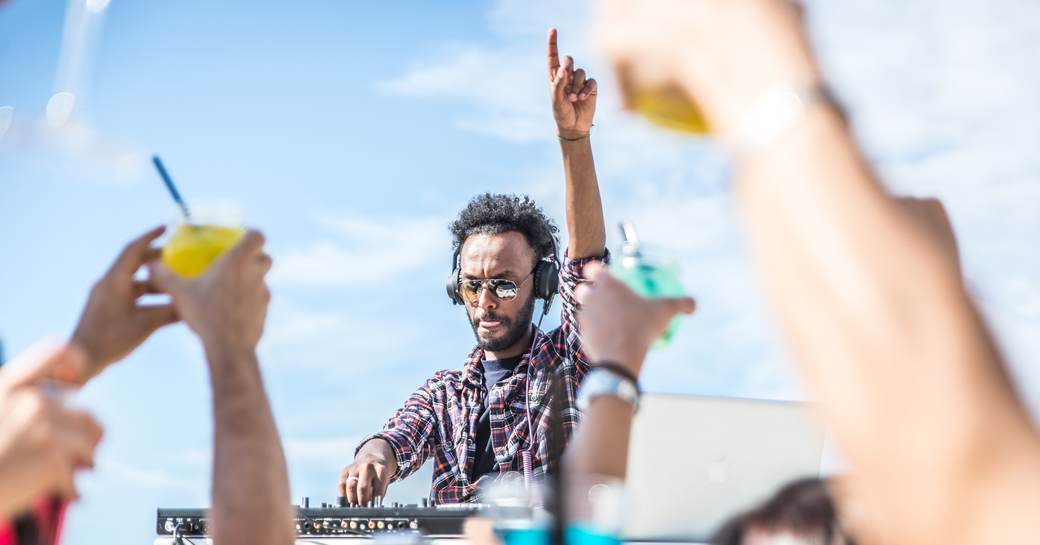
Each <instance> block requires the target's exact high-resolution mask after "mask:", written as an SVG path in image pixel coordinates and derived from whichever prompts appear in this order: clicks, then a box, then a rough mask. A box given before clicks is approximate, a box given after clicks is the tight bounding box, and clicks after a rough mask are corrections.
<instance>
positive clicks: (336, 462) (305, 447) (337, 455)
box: [285, 436, 361, 471]
mask: <svg viewBox="0 0 1040 545" xmlns="http://www.w3.org/2000/svg"><path fill="white" fill-rule="evenodd" d="M360 441H361V437H357V436H350V437H313V438H301V437H290V438H287V439H286V440H285V456H286V458H287V459H288V463H289V466H291V467H298V466H306V467H309V468H313V469H319V470H329V471H338V470H339V469H341V468H342V467H343V464H344V460H347V461H349V460H351V459H353V458H354V449H355V448H356V447H357V445H358V442H360Z"/></svg>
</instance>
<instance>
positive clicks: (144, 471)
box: [97, 460, 209, 492]
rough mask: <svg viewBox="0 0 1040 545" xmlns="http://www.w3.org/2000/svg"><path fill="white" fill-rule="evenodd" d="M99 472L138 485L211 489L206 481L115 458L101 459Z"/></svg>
mask: <svg viewBox="0 0 1040 545" xmlns="http://www.w3.org/2000/svg"><path fill="white" fill-rule="evenodd" d="M97 472H98V474H105V475H108V476H111V477H113V478H115V479H118V480H120V481H123V482H125V483H130V484H133V485H134V486H138V487H142V486H143V487H147V488H158V489H171V488H173V489H178V490H187V491H190V492H196V491H199V490H208V489H209V485H208V484H206V483H203V482H198V481H194V480H190V479H185V478H182V477H179V476H177V475H175V474H174V473H173V472H171V471H168V470H164V469H158V468H148V467H140V466H136V465H132V464H126V463H123V462H118V461H115V460H99V461H98V465H97Z"/></svg>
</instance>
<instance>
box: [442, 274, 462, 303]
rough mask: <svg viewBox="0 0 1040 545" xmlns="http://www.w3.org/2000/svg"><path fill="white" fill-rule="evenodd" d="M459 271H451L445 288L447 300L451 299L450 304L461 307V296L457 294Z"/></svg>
mask: <svg viewBox="0 0 1040 545" xmlns="http://www.w3.org/2000/svg"><path fill="white" fill-rule="evenodd" d="M460 272H461V271H459V269H458V268H455V269H452V271H451V276H449V277H448V283H447V285H446V286H445V287H446V288H447V289H448V299H451V304H453V305H461V304H462V295H461V294H459V273H460Z"/></svg>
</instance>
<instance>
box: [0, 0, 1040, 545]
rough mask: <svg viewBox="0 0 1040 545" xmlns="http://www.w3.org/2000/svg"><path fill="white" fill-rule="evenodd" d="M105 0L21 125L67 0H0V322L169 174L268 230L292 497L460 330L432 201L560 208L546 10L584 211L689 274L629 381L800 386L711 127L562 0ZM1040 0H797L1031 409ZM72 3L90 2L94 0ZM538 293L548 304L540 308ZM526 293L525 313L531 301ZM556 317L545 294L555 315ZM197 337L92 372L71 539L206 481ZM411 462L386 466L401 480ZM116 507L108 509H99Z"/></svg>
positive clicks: (268, 349)
mask: <svg viewBox="0 0 1040 545" xmlns="http://www.w3.org/2000/svg"><path fill="white" fill-rule="evenodd" d="M559 4H563V3H560V2H549V1H536V2H531V1H521V0H497V1H488V2H451V3H443V2H442V3H436V4H434V3H429V2H418V1H416V2H398V3H387V2H380V3H375V2H370V3H362V2H333V1H326V2H319V1H309V2H295V3H257V2H198V1H184V2H176V3H162V2H158V3H157V2H129V1H126V0H112V2H111V4H110V5H108V7H107V9H106V10H105V12H104V17H103V25H99V26H98V27H97V28H95V30H96V41H95V44H94V45H95V46H94V48H93V51H92V55H90V56H89V57H88V58H87V59H86V62H85V63H84V65H83V66H85V67H86V68H87V70H85V72H84V77H83V79H82V80H81V83H80V85H79V87H78V91H79V93H78V94H79V96H80V102H79V105H78V109H77V110H76V112H75V114H74V117H73V118H72V126H71V128H68V129H66V130H64V131H54V130H49V129H46V124H45V123H44V122H43V121H42V119H43V118H44V116H45V108H46V105H47V101H48V98H49V97H50V96H51V95H52V93H54V91H55V86H56V74H58V71H59V62H58V61H59V57H60V52H61V42H62V36H63V19H64V17H65V13H66V3H65V2H59V1H30V0H12V1H9V2H8V3H7V4H6V5H5V6H4V7H3V8H2V9H0V106H12V107H13V108H14V120H13V123H12V125H11V128H10V129H9V130H8V131H7V133H6V135H3V134H0V227H2V232H3V233H4V236H3V237H2V238H0V240H2V242H0V248H2V250H0V252H2V253H0V255H2V256H3V262H4V266H3V267H0V309H2V311H0V336H2V338H3V339H4V341H5V344H6V346H7V348H8V352H9V353H13V352H17V351H20V350H21V349H24V348H25V347H27V346H28V345H29V344H31V343H32V342H33V341H34V340H36V339H38V338H40V337H42V336H45V335H47V334H53V335H58V336H63V335H67V334H68V332H69V331H70V330H71V328H72V326H73V324H74V321H75V319H76V317H77V315H78V313H79V310H80V308H81V306H82V304H83V301H84V298H85V295H86V293H87V290H88V288H89V286H90V284H91V283H92V282H93V281H94V280H95V279H96V277H97V276H98V275H100V274H101V272H102V271H103V270H104V269H105V268H106V267H107V266H108V264H109V262H110V260H111V259H112V258H113V257H114V255H115V254H116V252H117V251H118V249H119V248H120V247H121V246H122V244H123V243H124V242H125V241H126V240H127V239H129V238H130V237H132V236H134V235H135V234H137V233H139V232H141V231H143V230H145V229H146V228H148V227H150V226H152V225H155V224H157V223H163V222H168V221H170V220H171V219H172V218H174V217H175V211H174V209H173V208H172V207H171V205H170V203H169V202H168V197H167V196H166V195H165V193H164V191H163V188H162V187H161V184H160V183H159V180H158V178H157V177H156V176H155V175H154V173H153V172H152V171H151V170H149V168H148V165H147V157H148V156H149V155H150V154H151V153H153V152H158V153H160V154H161V155H162V156H163V158H164V159H165V161H166V163H167V166H168V167H169V169H170V171H171V172H172V174H173V176H174V178H175V179H176V180H177V182H178V183H179V185H180V186H181V189H182V191H183V193H184V194H185V196H186V197H187V198H188V199H189V200H195V201H206V200H215V199H219V200H234V201H237V202H239V203H241V205H242V207H243V208H244V210H245V213H246V218H247V222H248V223H250V224H251V225H254V226H257V227H259V228H261V229H263V230H264V231H265V233H266V234H267V235H268V239H269V241H270V242H269V251H270V253H272V255H273V256H274V258H275V262H276V265H275V268H274V270H273V271H272V274H271V279H270V280H271V285H272V289H273V292H274V299H273V301H272V304H271V311H270V318H269V321H268V328H267V333H266V336H265V339H264V340H263V342H262V343H261V347H260V352H261V358H262V361H263V367H264V372H265V377H266V382H267V388H268V392H269V394H270V396H271V398H272V403H273V407H274V410H275V413H276V417H277V419H278V423H279V426H280V429H281V431H282V435H283V438H284V441H285V444H286V446H287V451H288V457H289V466H290V473H291V479H292V485H293V496H294V497H295V498H299V497H300V496H303V495H309V496H311V497H312V498H314V499H316V501H328V500H331V499H332V496H334V495H335V484H336V477H337V475H338V471H339V468H340V467H342V466H343V465H344V464H346V463H348V462H349V461H350V459H351V457H352V451H353V446H354V444H355V443H356V441H357V439H358V438H359V437H361V436H363V435H364V434H366V433H368V432H370V431H372V430H374V429H376V428H377V427H378V426H380V425H381V424H382V422H383V421H384V420H385V419H386V418H387V417H388V416H389V415H390V413H391V411H392V410H393V409H394V408H396V406H397V405H399V404H400V403H401V402H402V401H403V400H404V399H405V397H406V396H407V395H408V393H409V392H411V391H412V389H414V388H415V387H416V386H418V385H419V384H420V383H421V382H422V381H423V379H424V378H425V377H427V376H428V375H430V374H431V373H433V372H434V371H436V370H439V369H442V368H446V367H453V366H457V365H459V364H460V363H461V361H462V359H463V358H464V356H465V355H466V354H467V353H468V351H469V349H470V347H471V345H472V333H471V331H470V329H469V327H468V326H467V325H466V323H465V321H464V318H463V314H462V310H460V309H458V308H453V307H451V306H450V304H449V303H448V301H447V299H446V297H445V296H444V292H443V280H444V276H445V274H446V273H447V268H448V265H449V258H450V253H449V249H448V241H449V239H448V235H447V228H446V227H447V224H448V222H449V221H450V220H451V219H452V217H453V216H454V214H455V213H456V212H457V211H458V209H459V208H460V207H461V206H462V205H463V204H464V203H465V202H466V200H467V199H468V198H469V197H470V196H472V195H473V194H476V193H478V192H483V191H500V192H525V193H528V194H531V195H532V196H534V197H535V198H536V199H538V200H539V201H540V202H541V203H542V204H543V206H545V208H546V209H547V210H548V211H549V212H550V213H551V214H552V215H553V216H554V217H555V218H556V219H557V221H559V222H560V223H561V224H562V220H563V211H562V202H563V201H562V195H563V193H562V192H563V180H562V173H561V166H560V160H559V152H558V149H557V146H556V143H555V139H554V137H553V125H552V119H551V114H550V111H549V104H548V97H547V91H546V83H545V81H544V78H545V76H544V70H545V69H544V64H543V63H544V43H543V40H544V35H545V30H546V28H547V27H548V26H550V25H556V26H558V27H559V28H560V36H561V38H560V39H561V44H560V45H561V50H562V51H563V52H568V53H571V54H574V56H575V57H576V58H577V60H578V63H579V64H581V65H584V66H587V67H589V70H590V73H592V74H593V75H594V76H595V77H597V78H599V79H600V80H601V82H602V83H603V85H602V86H601V89H602V93H601V103H600V107H599V108H600V111H599V113H598V115H597V122H596V128H595V129H594V134H593V145H594V149H595V153H596V155H597V159H598V165H599V170H600V180H601V184H602V190H603V195H604V201H605V206H606V213H607V220H608V223H609V224H610V225H609V227H610V228H609V236H610V244H611V245H613V244H615V243H616V236H615V233H614V228H613V225H614V224H615V223H616V222H617V221H618V220H619V219H622V218H627V219H632V220H634V221H635V222H636V223H637V225H639V226H640V227H641V230H642V231H643V234H644V237H645V238H647V239H649V240H651V241H654V242H657V243H658V244H659V245H662V246H665V247H667V248H669V249H670V250H671V251H672V252H673V253H674V254H675V255H676V256H677V257H678V258H679V259H680V261H681V264H682V268H683V280H684V282H685V284H686V285H687V287H688V288H689V290H690V292H691V293H692V294H693V295H694V296H695V297H696V298H697V299H698V303H699V309H698V314H697V315H696V316H695V317H692V318H690V319H688V320H686V321H685V322H684V323H683V325H682V328H681V329H680V332H679V336H678V338H677V339H676V341H675V343H674V344H673V346H671V347H670V348H668V349H667V350H663V351H658V352H655V353H654V354H652V355H651V358H650V360H651V361H650V363H649V364H648V367H647V372H646V383H647V387H648V389H651V390H656V391H673V392H687V393H707V394H728V395H745V396H757V397H773V398H797V397H800V394H799V389H798V387H797V381H796V380H795V379H794V378H793V377H792V375H791V373H790V372H789V367H788V364H787V362H786V360H785V357H784V351H783V349H782V347H781V345H780V344H779V342H778V339H777V338H776V336H775V334H774V332H773V330H772V328H771V327H770V325H769V316H768V311H767V309H765V308H764V305H763V304H762V302H761V295H760V293H759V287H758V281H757V279H756V276H755V273H754V271H753V269H752V268H751V262H750V260H749V258H748V256H747V255H746V254H745V249H744V243H743V240H742V237H741V233H740V223H739V221H738V219H737V218H736V217H735V216H734V213H733V207H732V202H731V197H730V193H729V191H728V187H727V184H726V176H727V171H726V165H725V161H724V158H722V157H721V156H720V155H719V154H718V153H717V152H716V150H714V149H713V148H712V146H711V145H710V144H708V143H704V142H700V141H696V140H690V139H685V138H679V137H676V136H673V135H668V134H663V133H659V132H657V131H655V130H654V129H652V128H650V127H648V126H647V125H646V124H644V123H643V122H642V121H640V120H638V119H633V118H631V117H629V116H627V115H626V114H624V113H622V112H620V109H619V107H618V104H619V100H618V96H617V94H616V93H615V91H614V87H613V86H612V85H611V83H610V74H609V73H607V72H608V71H607V68H606V65H605V63H604V62H603V59H602V58H600V57H599V56H598V55H596V53H595V47H594V43H593V37H592V36H591V34H590V32H589V29H588V28H587V22H588V21H587V19H586V15H587V4H586V3H584V2H570V3H566V4H565V5H559ZM1038 11H1040V8H1038V7H1037V5H1036V4H1035V3H1033V2H1030V1H1028V0H1003V1H996V2H988V3H974V2H967V1H961V2H942V3H940V2H920V1H911V2H894V1H892V2H876V1H867V0H862V1H855V2H841V3H833V2H831V3H827V2H810V12H809V13H810V20H809V22H810V28H811V29H812V34H813V38H814V40H815V41H816V43H817V44H818V45H819V47H820V52H821V53H820V54H821V58H822V62H823V64H824V66H825V68H826V69H827V71H828V73H829V74H830V75H831V79H832V82H833V84H834V86H835V87H836V89H837V90H838V92H839V94H840V95H841V96H842V97H843V99H844V100H845V101H846V103H847V104H848V106H849V107H850V110H851V111H852V114H853V118H852V119H853V122H854V126H855V128H856V131H857V135H858V136H859V138H860V140H861V141H862V142H863V143H864V145H865V147H866V149H867V151H868V154H869V156H870V157H871V159H872V160H873V162H874V164H875V166H876V168H877V169H878V171H879V172H880V173H881V174H882V175H883V176H884V177H885V178H886V180H887V182H888V183H889V185H890V186H891V187H892V188H893V189H894V190H896V191H898V192H902V193H909V194H916V195H935V196H939V197H941V198H943V199H944V201H945V202H946V204H947V207H948V208H949V210H950V213H951V216H952V220H953V223H954V226H955V228H956V230H957V233H958V236H959V237H960V240H961V249H962V257H963V262H964V268H965V271H966V275H967V276H968V282H969V285H970V286H971V289H972V290H973V292H974V293H976V295H977V296H978V297H979V299H980V301H981V303H982V305H983V308H984V311H985V313H986V315H987V317H988V319H989V320H990V323H991V324H992V325H993V327H994V329H995V330H996V331H997V334H998V336H999V338H1000V340H1001V344H1002V346H1003V348H1004V350H1005V352H1006V353H1007V354H1008V357H1009V360H1011V362H1012V366H1013V369H1014V371H1015V375H1016V377H1017V378H1018V383H1019V385H1020V387H1021V389H1022V391H1023V392H1024V393H1025V394H1026V395H1027V397H1028V398H1029V400H1030V402H1031V404H1032V405H1033V407H1034V408H1036V407H1040V369H1038V367H1037V365H1038V364H1037V360H1036V358H1035V354H1036V353H1037V352H1038V351H1040V341H1038V340H1037V339H1040V280H1038V279H1040V260H1038V259H1037V254H1036V251H1035V240H1036V234H1037V233H1040V213H1038V212H1040V210H1038V208H1040V205H1038V204H1037V203H1038V202H1040V158H1038V156H1037V155H1036V154H1035V150H1036V149H1040V137H1038V131H1040V129H1038V127H1040V123H1038V121H1040V119H1038V114H1037V113H1036V109H1035V108H1034V107H1033V106H1032V104H1033V102H1034V100H1035V97H1036V96H1040V78H1037V77H1036V75H1035V72H1036V70H1035V68H1036V66H1035V52H1036V51H1037V49H1038V45H1040V44H1038V43H1037V42H1038V38H1037V36H1040V34H1038V33H1037V30H1040V29H1038V28H1037V25H1038V23H1037V21H1040V13H1038ZM92 21H94V22H95V23H96V22H100V21H101V19H100V18H98V19H96V20H92ZM553 315H555V313H554V314H553ZM547 321H548V320H547ZM553 321H555V320H553ZM206 380H207V379H206V374H205V368H204V364H203V360H202V355H201V351H200V349H199V347H198V345H197V342H196V341H195V339H194V338H193V337H192V336H191V335H190V334H189V333H188V332H187V331H186V330H185V329H184V328H183V327H181V326H175V327H172V328H169V329H168V330H164V331H162V332H161V333H159V334H158V335H156V336H155V337H154V338H153V339H151V340H150V341H149V342H148V343H147V344H146V345H145V346H144V347H142V349H141V350H139V351H138V352H137V353H136V354H134V355H133V356H131V357H130V358H129V359H128V360H127V361H125V362H123V363H122V364H120V365H119V366H117V367H114V368H112V369H111V370H109V371H108V372H106V373H105V374H104V375H103V376H102V377H100V378H99V379H98V380H97V381H96V382H95V383H93V384H91V385H90V386H89V387H87V388H86V389H85V390H84V391H83V392H81V394H80V395H79V398H78V403H80V404H82V405H84V406H86V407H89V408H90V409H91V410H93V411H94V412H95V413H96V414H97V415H98V416H99V418H100V419H101V420H102V421H103V423H104V424H105V426H106V430H107V435H106V438H105V441H104V443H103V445H102V447H101V451H100V455H99V465H98V468H97V469H96V471H94V472H93V473H92V474H90V475H86V476H84V477H83V478H82V479H80V483H81V488H82V493H83V500H82V501H81V502H80V503H79V504H78V505H77V506H76V507H75V509H74V510H73V511H72V514H71V519H70V527H69V535H68V542H69V543H73V544H80V543H84V544H85V543H93V542H96V538H93V537H92V536H96V535H99V534H104V535H105V536H106V540H107V541H109V542H112V543H126V544H130V543H141V542H147V541H149V540H150V539H151V538H152V535H153V530H152V524H153V521H154V509H155V507H157V506H160V505H162V506H201V505H205V504H207V503H208V500H207V498H208V494H209V491H208V479H209V449H210V445H211V438H210V435H211V424H210V422H209V418H210V412H209V411H210V410H209V401H210V398H209V391H208V385H207V381H206ZM427 479H428V473H427V472H424V473H423V474H422V475H420V476H418V477H416V478H413V479H411V480H409V481H406V482H405V483H402V484H400V485H397V486H395V487H394V488H392V489H391V492H392V495H393V496H394V497H392V498H391V499H398V500H402V501H415V500H417V499H418V498H419V497H420V496H421V495H422V494H424V493H425V491H426V490H427V487H428V481H427ZM112 528H119V530H115V531H113V530H112Z"/></svg>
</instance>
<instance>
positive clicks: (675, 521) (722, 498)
mask: <svg viewBox="0 0 1040 545" xmlns="http://www.w3.org/2000/svg"><path fill="white" fill-rule="evenodd" d="M822 452H823V438H822V435H821V434H820V433H819V432H818V431H817V429H816V427H815V425H814V423H813V422H812V421H811V419H810V417H809V414H808V405H807V404H805V403H793V402H783V401H760V400H749V399H736V398H721V397H697V396H673V395H644V396H643V399H642V400H641V403H640V407H639V412H638V413H636V418H635V422H634V424H633V429H632V441H631V444H630V447H629V457H628V479H627V481H628V485H627V488H628V490H627V494H628V500H629V502H628V505H629V506H630V507H631V509H630V516H629V517H628V518H627V520H626V521H625V527H624V534H625V536H626V537H627V538H628V539H640V540H654V539H674V538H686V539H690V538H695V539H701V540H705V539H707V538H708V537H710V535H711V533H712V532H714V531H715V530H716V529H717V527H718V526H719V525H720V524H721V523H722V522H724V521H725V520H726V519H728V518H729V517H730V516H732V515H734V514H735V513H737V512H739V511H743V510H745V509H748V508H750V507H752V506H753V505H754V504H756V503H757V502H759V501H761V500H763V499H765V498H766V497H768V496H769V495H771V494H772V493H773V492H775V491H776V490H777V489H778V488H779V487H780V486H781V485H782V484H784V483H787V482H788V481H791V480H793V479H796V478H800V477H812V476H818V475H819V474H820V465H821V456H822Z"/></svg>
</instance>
